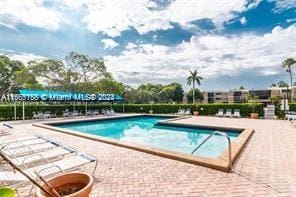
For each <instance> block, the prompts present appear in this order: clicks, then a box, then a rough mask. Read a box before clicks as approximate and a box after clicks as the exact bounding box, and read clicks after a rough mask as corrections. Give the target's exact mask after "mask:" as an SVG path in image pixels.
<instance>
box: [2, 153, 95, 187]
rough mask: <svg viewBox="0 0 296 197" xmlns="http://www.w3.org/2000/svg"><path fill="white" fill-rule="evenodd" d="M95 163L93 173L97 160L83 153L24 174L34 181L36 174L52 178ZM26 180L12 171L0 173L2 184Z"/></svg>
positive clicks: (29, 169) (37, 167) (33, 168)
mask: <svg viewBox="0 0 296 197" xmlns="http://www.w3.org/2000/svg"><path fill="white" fill-rule="evenodd" d="M90 163H95V167H94V170H93V173H94V172H95V170H96V168H97V159H96V158H95V157H93V156H90V155H88V154H85V153H80V154H78V155H76V156H74V157H69V158H66V159H62V160H59V161H54V162H50V163H47V164H44V165H39V166H35V167H32V168H28V169H26V170H24V172H25V173H26V174H28V175H29V176H31V178H33V179H36V178H37V174H36V173H38V174H39V175H41V176H43V177H47V176H52V175H55V174H57V173H60V172H67V171H72V170H76V169H78V168H80V167H82V166H84V165H87V164H90ZM26 181H28V179H27V178H26V177H25V176H24V175H22V174H21V173H20V172H14V171H1V172H0V182H4V183H18V182H26Z"/></svg>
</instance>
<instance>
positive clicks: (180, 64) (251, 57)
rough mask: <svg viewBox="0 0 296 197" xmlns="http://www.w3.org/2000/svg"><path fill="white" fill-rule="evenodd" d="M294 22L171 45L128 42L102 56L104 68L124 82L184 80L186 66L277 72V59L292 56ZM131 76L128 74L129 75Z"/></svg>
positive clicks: (218, 71)
mask: <svg viewBox="0 0 296 197" xmlns="http://www.w3.org/2000/svg"><path fill="white" fill-rule="evenodd" d="M295 32H296V25H292V26H290V27H288V28H286V29H283V28H281V27H275V28H274V29H273V30H272V32H270V33H266V34H264V35H254V34H243V35H239V36H238V35H236V36H234V35H233V36H220V35H205V36H201V37H197V36H193V37H192V38H191V40H190V41H189V42H183V43H181V44H179V45H177V46H175V47H168V46H163V45H152V44H138V45H135V44H132V43H130V44H129V45H128V46H127V47H126V49H125V50H124V51H123V52H122V53H121V54H119V55H117V56H105V57H104V59H105V60H106V65H107V66H108V69H109V70H110V71H111V72H113V73H115V76H117V78H118V79H119V80H121V81H122V82H125V83H129V84H131V85H133V84H139V83H142V82H155V83H165V82H171V81H180V82H184V80H185V77H186V76H187V74H188V70H191V69H198V70H199V72H200V73H201V75H202V76H203V77H205V78H211V77H216V76H221V75H229V76H233V75H237V74H240V73H243V72H244V71H246V70H251V71H254V70H256V71H257V72H258V75H274V74H277V73H278V72H281V71H282V69H281V66H280V65H281V61H282V60H283V59H284V58H287V57H296V34H295ZM130 76H132V77H130Z"/></svg>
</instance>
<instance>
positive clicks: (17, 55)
mask: <svg viewBox="0 0 296 197" xmlns="http://www.w3.org/2000/svg"><path fill="white" fill-rule="evenodd" d="M0 55H5V56H7V57H9V58H10V59H12V60H18V61H21V62H23V63H24V64H25V65H27V63H28V62H29V61H32V60H37V61H39V60H44V59H46V57H44V56H40V55H36V54H33V53H25V52H16V51H14V50H7V49H0Z"/></svg>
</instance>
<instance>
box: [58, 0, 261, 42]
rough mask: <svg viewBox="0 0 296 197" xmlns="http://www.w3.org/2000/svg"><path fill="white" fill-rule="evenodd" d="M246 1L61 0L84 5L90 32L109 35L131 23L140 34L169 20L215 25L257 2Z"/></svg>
mask: <svg viewBox="0 0 296 197" xmlns="http://www.w3.org/2000/svg"><path fill="white" fill-rule="evenodd" d="M256 2H257V1H255V2H254V3H251V4H247V3H246V1H245V0H231V1H229V0H211V1H205V0H176V1H172V3H171V4H169V5H168V6H166V7H164V8H162V9H156V8H158V7H157V4H156V3H154V2H153V1H150V0H129V1H118V0H83V1H79V3H74V4H73V3H72V1H69V0H64V6H66V7H68V8H70V9H79V8H81V7H84V8H86V15H85V16H84V18H83V22H84V23H85V24H86V25H87V28H88V29H89V30H90V31H92V32H95V33H97V32H103V33H105V34H107V35H108V36H111V37H115V36H119V35H120V34H121V32H122V31H125V30H128V29H130V28H131V27H133V28H135V29H136V30H137V31H138V32H139V33H140V34H145V33H147V32H149V31H156V30H167V29H170V28H173V27H172V25H171V23H172V22H173V23H178V24H179V25H181V26H185V27H186V26H188V25H190V23H191V22H193V21H195V20H199V19H205V18H206V19H211V20H212V21H213V23H214V24H215V25H216V26H217V27H218V28H220V29H221V28H223V24H224V23H225V22H227V21H229V20H230V19H232V18H234V17H236V16H237V13H239V12H243V11H245V10H247V9H253V8H254V7H255V6H256V5H257V4H258V3H256Z"/></svg>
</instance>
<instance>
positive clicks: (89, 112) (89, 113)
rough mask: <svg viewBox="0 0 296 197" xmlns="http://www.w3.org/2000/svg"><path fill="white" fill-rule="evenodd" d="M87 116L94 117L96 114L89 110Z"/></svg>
mask: <svg viewBox="0 0 296 197" xmlns="http://www.w3.org/2000/svg"><path fill="white" fill-rule="evenodd" d="M85 115H86V116H93V115H94V112H93V111H91V110H87V111H86V113H85Z"/></svg>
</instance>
